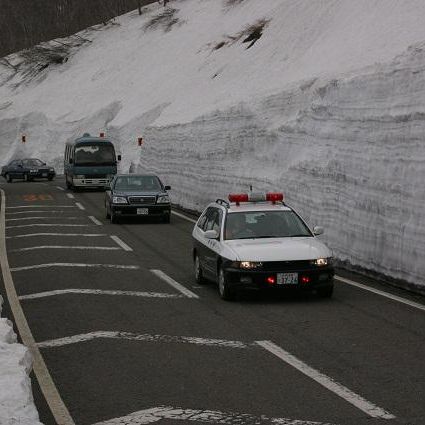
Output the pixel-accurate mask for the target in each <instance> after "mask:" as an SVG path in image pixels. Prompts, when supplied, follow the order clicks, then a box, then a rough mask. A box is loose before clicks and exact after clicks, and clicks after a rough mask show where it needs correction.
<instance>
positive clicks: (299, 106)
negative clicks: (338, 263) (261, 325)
mask: <svg viewBox="0 0 425 425" xmlns="http://www.w3.org/2000/svg"><path fill="white" fill-rule="evenodd" d="M169 4H170V7H169V8H165V9H164V8H163V7H161V6H159V5H158V4H153V5H151V6H149V7H147V8H146V9H144V11H145V12H144V14H143V15H142V16H141V17H139V16H138V14H137V13H136V12H134V13H130V14H128V15H125V16H123V17H121V18H120V19H119V20H117V22H116V23H117V24H119V25H112V26H110V27H107V28H105V29H102V30H100V29H99V28H97V30H96V31H94V30H87V31H86V32H84V33H83V38H85V39H88V40H89V41H87V42H86V43H84V44H79V45H78V46H74V47H72V49H71V53H70V54H69V56H68V57H67V61H63V62H64V63H63V64H61V65H57V64H50V65H49V66H48V67H43V66H41V67H40V68H39V69H41V70H40V72H39V73H38V74H37V73H35V74H34V72H32V70H33V68H31V66H30V64H29V63H28V60H23V59H22V54H15V55H11V56H9V57H8V58H7V60H8V62H9V65H7V64H3V67H2V68H1V74H0V76H1V80H0V99H1V101H0V161H2V162H3V163H4V162H6V161H7V160H8V159H10V158H11V157H13V156H16V155H31V156H38V157H42V158H43V159H45V160H49V161H50V162H52V163H53V164H54V165H55V166H56V167H57V168H58V170H59V171H60V170H61V167H62V166H61V161H62V157H63V145H64V142H65V141H66V140H69V139H71V138H75V137H76V136H78V135H81V134H82V133H83V132H85V131H90V132H92V133H98V132H99V131H102V130H105V129H106V130H107V133H108V135H109V136H110V137H111V138H112V139H114V140H116V141H117V144H118V145H119V146H120V149H121V151H122V153H123V158H124V160H123V164H122V171H128V170H129V169H130V168H131V169H132V170H136V169H139V170H147V171H154V172H157V173H158V174H160V175H161V176H162V177H163V179H164V181H165V182H166V183H167V184H171V185H172V186H173V191H172V193H173V200H174V201H175V202H177V203H179V204H181V205H182V206H184V207H187V208H192V209H198V210H199V209H202V208H203V207H204V205H205V204H206V203H207V202H209V201H210V200H211V199H214V198H215V197H218V196H220V197H224V196H226V194H227V193H228V192H229V191H230V190H243V189H247V188H248V186H249V185H250V184H252V185H253V187H254V188H255V189H258V190H263V189H264V190H269V189H274V190H278V189H282V190H283V191H284V192H285V193H286V196H287V200H288V203H290V204H291V205H293V206H294V207H296V208H297V209H298V210H299V211H300V213H301V214H302V215H303V216H304V217H305V218H306V219H307V220H308V221H309V222H310V223H311V224H322V225H324V226H325V227H326V234H325V235H324V237H323V238H324V240H325V241H326V242H327V243H328V244H329V245H330V246H331V247H332V248H333V250H334V253H335V255H336V256H337V257H338V258H340V259H342V260H347V261H348V262H350V263H351V264H353V265H356V266H361V267H364V268H366V269H371V270H375V271H377V272H380V273H384V274H386V275H388V276H390V277H392V278H396V279H404V280H406V281H409V282H411V283H413V284H416V285H420V286H422V287H425V283H424V281H423V279H422V276H423V275H424V274H425V263H424V262H423V261H421V259H422V258H424V254H425V252H424V251H425V244H423V240H424V236H425V235H424V233H425V211H424V209H423V207H422V205H423V204H424V201H425V192H424V191H425V189H424V188H423V184H422V182H423V181H424V180H425V166H424V161H425V143H424V142H423V134H424V123H425V100H424V99H425V97H424V95H423V94H424V93H423V91H424V89H423V87H425V85H424V79H425V77H424V70H425V54H424V45H423V43H424V41H425V26H424V25H423V21H424V18H425V2H423V1H422V0H405V1H400V0H360V1H356V2H353V1H351V0H339V1H334V0H324V1H320V2H312V1H310V0H268V1H267V2H264V1H263V0H242V1H228V0H222V1H220V0H202V1H201V0H185V1H177V0H175V1H171V2H170V3H169ZM229 4H233V6H229ZM254 36H256V38H255V37H254ZM253 37H254V39H253ZM244 41H246V42H244ZM252 41H255V43H254V44H252ZM61 43H62V44H63V40H62V41H61ZM71 44H72V43H71ZM251 44H252V45H251ZM49 45H50V46H54V45H55V42H51V43H50V44H49ZM250 45H251V47H249V46H250ZM248 47H249V48H248ZM43 60H45V59H43ZM0 66H1V65H0ZM37 69H38V68H37ZM30 71H31V72H30ZM23 132H25V133H26V134H27V139H28V142H27V144H26V145H25V146H22V144H21V143H20V141H19V140H20V134H22V133H23ZM140 135H143V137H144V140H145V144H144V145H143V147H142V149H139V148H138V147H137V146H136V143H135V141H136V138H137V137H138V136H140Z"/></svg>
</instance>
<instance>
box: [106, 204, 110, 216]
mask: <svg viewBox="0 0 425 425" xmlns="http://www.w3.org/2000/svg"><path fill="white" fill-rule="evenodd" d="M105 211H106V218H111V214H110V213H109V211H108V204H107V202H105Z"/></svg>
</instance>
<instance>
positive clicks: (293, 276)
mask: <svg viewBox="0 0 425 425" xmlns="http://www.w3.org/2000/svg"><path fill="white" fill-rule="evenodd" d="M297 283H298V273H278V274H277V284H278V285H296V284H297Z"/></svg>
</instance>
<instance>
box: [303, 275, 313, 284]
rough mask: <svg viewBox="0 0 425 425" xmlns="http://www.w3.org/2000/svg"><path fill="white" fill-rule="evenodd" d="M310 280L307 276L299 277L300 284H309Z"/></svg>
mask: <svg viewBox="0 0 425 425" xmlns="http://www.w3.org/2000/svg"><path fill="white" fill-rule="evenodd" d="M310 282H311V278H310V277H309V276H301V283H310Z"/></svg>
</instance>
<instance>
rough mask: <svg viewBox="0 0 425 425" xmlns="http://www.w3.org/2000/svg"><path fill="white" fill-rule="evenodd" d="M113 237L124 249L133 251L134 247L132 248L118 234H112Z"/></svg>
mask: <svg viewBox="0 0 425 425" xmlns="http://www.w3.org/2000/svg"><path fill="white" fill-rule="evenodd" d="M111 239H112V240H113V241H115V242H116V243H117V244H118V245H119V246H120V247H121V248H122V249H123V250H124V251H133V248H130V247H129V246H128V245H127V244H126V243H125V242H124V241H123V240H122V239H120V238H119V237H118V236H115V235H111Z"/></svg>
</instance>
